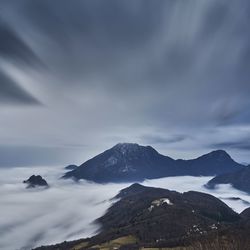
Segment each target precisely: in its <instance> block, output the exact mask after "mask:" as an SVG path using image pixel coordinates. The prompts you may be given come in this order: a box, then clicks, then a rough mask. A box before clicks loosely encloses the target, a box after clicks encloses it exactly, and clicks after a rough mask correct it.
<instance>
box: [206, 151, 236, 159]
mask: <svg viewBox="0 0 250 250" xmlns="http://www.w3.org/2000/svg"><path fill="white" fill-rule="evenodd" d="M201 157H206V158H218V159H228V160H232V158H231V156H230V155H229V154H228V153H227V152H226V151H225V150H222V149H218V150H214V151H211V152H210V153H208V154H205V155H203V156H201Z"/></svg>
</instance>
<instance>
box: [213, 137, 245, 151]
mask: <svg viewBox="0 0 250 250" xmlns="http://www.w3.org/2000/svg"><path fill="white" fill-rule="evenodd" d="M211 146H212V147H213V148H224V149H236V150H246V151H249V150H250V138H244V139H241V140H236V141H225V142H221V143H215V144H212V145H211Z"/></svg>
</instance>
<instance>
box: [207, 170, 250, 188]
mask: <svg viewBox="0 0 250 250" xmlns="http://www.w3.org/2000/svg"><path fill="white" fill-rule="evenodd" d="M218 184H231V185H232V186H233V187H234V188H236V189H239V190H241V191H244V192H247V193H250V166H248V167H245V168H243V169H240V170H238V171H236V172H233V173H226V174H221V175H218V176H216V177H215V178H213V179H212V180H210V181H209V182H208V183H207V184H206V187H207V188H211V189H213V188H215V187H216V185H218Z"/></svg>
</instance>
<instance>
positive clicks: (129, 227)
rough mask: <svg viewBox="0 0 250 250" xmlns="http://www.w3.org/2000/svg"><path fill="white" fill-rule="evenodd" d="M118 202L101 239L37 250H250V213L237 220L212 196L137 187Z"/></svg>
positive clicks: (103, 221) (104, 224) (105, 221)
mask: <svg viewBox="0 0 250 250" xmlns="http://www.w3.org/2000/svg"><path fill="white" fill-rule="evenodd" d="M115 198H119V200H118V201H116V202H115V203H114V204H113V205H112V206H111V207H110V209H109V210H108V211H107V212H106V214H105V215H104V216H102V217H101V218H100V219H98V220H97V222H98V223H101V229H100V231H99V233H98V234H97V235H96V236H94V237H92V238H89V239H81V240H77V241H72V242H64V243H61V244H58V245H54V246H47V247H40V248H37V250H55V249H62V250H63V249H82V250H87V249H93V250H94V249H95V250H97V249H98V250H102V249H120V250H138V249H155V250H158V249H176V250H177V249H180V250H204V249H209V250H222V249H227V250H236V249H237V250H248V249H250V238H249V233H250V224H249V221H250V217H249V212H248V210H245V211H244V212H243V213H242V214H237V213H235V212H234V211H233V210H232V209H231V208H229V207H228V206H227V205H226V204H225V203H223V202H222V201H220V200H219V199H217V198H215V197H213V196H211V195H208V194H204V193H200V192H194V191H190V192H186V193H183V194H181V193H178V192H175V191H169V190H166V189H161V188H152V187H145V186H141V185H139V184H133V185H132V186H130V187H128V188H126V189H123V190H122V191H121V192H120V193H119V194H118V195H117V196H116V197H115Z"/></svg>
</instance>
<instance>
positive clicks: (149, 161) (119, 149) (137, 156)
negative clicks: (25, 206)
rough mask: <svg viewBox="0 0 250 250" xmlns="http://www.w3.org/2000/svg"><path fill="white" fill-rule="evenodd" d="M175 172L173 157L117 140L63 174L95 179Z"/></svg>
mask: <svg viewBox="0 0 250 250" xmlns="http://www.w3.org/2000/svg"><path fill="white" fill-rule="evenodd" d="M176 173H178V169H177V168H176V166H175V160H173V159H172V158H170V157H167V156H164V155H161V154H159V153H158V152H157V151H156V150H155V149H153V148H152V147H150V146H146V147H144V146H140V145H138V144H132V143H119V144H117V145H115V146H114V147H112V148H111V149H108V150H106V151H105V152H103V153H101V154H99V155H97V156H96V157H94V158H92V159H90V160H88V161H86V162H85V163H83V164H82V165H81V166H79V167H78V168H77V169H75V170H73V171H70V172H68V173H66V174H65V176H64V177H66V178H68V177H74V178H75V179H87V180H91V181H95V182H119V181H139V180H143V179H145V178H159V177H162V176H170V175H176ZM178 174H180V172H179V173H178Z"/></svg>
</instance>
